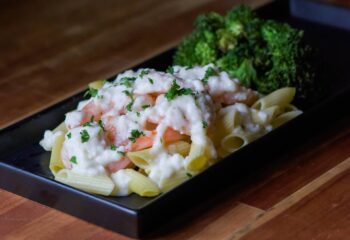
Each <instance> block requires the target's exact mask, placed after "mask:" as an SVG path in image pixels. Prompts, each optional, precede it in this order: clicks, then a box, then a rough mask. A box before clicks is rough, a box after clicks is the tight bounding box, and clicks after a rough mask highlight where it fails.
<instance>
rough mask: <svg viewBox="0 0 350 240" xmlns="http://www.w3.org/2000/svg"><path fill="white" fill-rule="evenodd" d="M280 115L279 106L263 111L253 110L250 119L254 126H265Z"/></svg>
mask: <svg viewBox="0 0 350 240" xmlns="http://www.w3.org/2000/svg"><path fill="white" fill-rule="evenodd" d="M281 113H282V109H281V107H279V106H277V105H276V106H271V107H268V108H266V109H264V110H260V111H259V110H255V109H253V111H252V119H253V122H254V123H256V124H261V125H266V124H269V123H270V122H271V121H272V120H273V119H274V118H276V117H277V116H278V115H279V114H281Z"/></svg>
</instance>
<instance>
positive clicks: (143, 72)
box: [140, 69, 149, 78]
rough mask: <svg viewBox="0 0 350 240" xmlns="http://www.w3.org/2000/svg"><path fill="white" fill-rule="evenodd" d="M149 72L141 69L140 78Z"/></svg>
mask: <svg viewBox="0 0 350 240" xmlns="http://www.w3.org/2000/svg"><path fill="white" fill-rule="evenodd" d="M148 73H149V71H148V70H145V69H143V70H142V71H141V73H140V78H143V76H145V75H147V74H148Z"/></svg>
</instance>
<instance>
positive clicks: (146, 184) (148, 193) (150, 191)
mask: <svg viewBox="0 0 350 240" xmlns="http://www.w3.org/2000/svg"><path fill="white" fill-rule="evenodd" d="M124 171H125V172H126V173H127V174H128V176H129V177H130V182H129V188H130V190H131V191H132V192H134V193H136V194H138V195H140V196H142V197H154V196H157V195H158V194H159V193H160V189H159V188H158V187H157V185H156V184H155V183H154V182H153V181H152V180H151V179H149V178H148V177H146V176H145V175H143V174H141V173H139V172H137V171H135V170H134V169H125V170H124Z"/></svg>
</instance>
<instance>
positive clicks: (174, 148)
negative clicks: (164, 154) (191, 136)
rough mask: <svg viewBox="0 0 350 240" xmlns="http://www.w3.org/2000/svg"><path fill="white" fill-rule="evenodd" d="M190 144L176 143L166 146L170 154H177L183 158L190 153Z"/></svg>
mask: <svg viewBox="0 0 350 240" xmlns="http://www.w3.org/2000/svg"><path fill="white" fill-rule="evenodd" d="M190 148H191V144H189V143H188V142H185V141H178V142H175V143H172V144H169V145H168V146H167V149H168V151H169V153H170V154H175V153H178V154H180V155H181V156H183V157H186V156H187V155H188V154H189V152H190Z"/></svg>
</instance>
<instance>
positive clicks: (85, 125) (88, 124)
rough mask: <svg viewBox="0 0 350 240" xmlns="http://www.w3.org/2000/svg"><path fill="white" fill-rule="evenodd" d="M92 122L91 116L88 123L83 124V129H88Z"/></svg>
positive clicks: (92, 117)
mask: <svg viewBox="0 0 350 240" xmlns="http://www.w3.org/2000/svg"><path fill="white" fill-rule="evenodd" d="M93 122H94V115H92V116H91V118H90V121H88V122H86V123H84V124H83V127H90V126H91V124H92V123H93Z"/></svg>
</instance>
